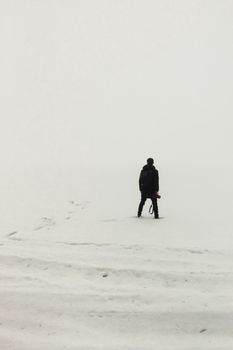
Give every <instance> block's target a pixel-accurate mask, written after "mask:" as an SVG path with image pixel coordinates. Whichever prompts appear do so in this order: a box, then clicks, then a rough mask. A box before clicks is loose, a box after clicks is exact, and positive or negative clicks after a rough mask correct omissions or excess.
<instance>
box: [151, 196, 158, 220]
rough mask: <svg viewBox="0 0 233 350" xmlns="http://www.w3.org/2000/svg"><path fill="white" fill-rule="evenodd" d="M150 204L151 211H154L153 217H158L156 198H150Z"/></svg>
mask: <svg viewBox="0 0 233 350" xmlns="http://www.w3.org/2000/svg"><path fill="white" fill-rule="evenodd" d="M151 200H152V204H153V211H154V216H155V219H158V218H159V210H158V203H157V198H151Z"/></svg>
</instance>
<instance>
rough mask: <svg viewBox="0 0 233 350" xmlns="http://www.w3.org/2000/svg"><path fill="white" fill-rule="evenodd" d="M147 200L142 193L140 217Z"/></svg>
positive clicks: (139, 209) (139, 208)
mask: <svg viewBox="0 0 233 350" xmlns="http://www.w3.org/2000/svg"><path fill="white" fill-rule="evenodd" d="M145 201H146V197H145V196H144V195H143V194H142V197H141V202H140V204H139V207H138V217H140V216H141V215H142V209H143V206H144V204H145Z"/></svg>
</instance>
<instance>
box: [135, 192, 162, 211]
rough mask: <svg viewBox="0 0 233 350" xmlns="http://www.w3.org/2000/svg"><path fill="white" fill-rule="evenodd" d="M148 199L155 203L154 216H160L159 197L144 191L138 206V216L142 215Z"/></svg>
mask: <svg viewBox="0 0 233 350" xmlns="http://www.w3.org/2000/svg"><path fill="white" fill-rule="evenodd" d="M147 199H151V201H152V205H153V211H154V216H155V217H158V216H159V211H158V203H157V198H156V197H154V196H153V197H152V196H148V195H146V194H144V193H141V202H140V204H139V207H138V216H141V214H142V209H143V206H144V204H145V202H146V200H147Z"/></svg>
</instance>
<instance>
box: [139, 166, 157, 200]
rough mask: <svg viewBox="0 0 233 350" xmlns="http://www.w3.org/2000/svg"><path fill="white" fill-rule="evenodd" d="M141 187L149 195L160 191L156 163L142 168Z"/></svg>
mask: <svg viewBox="0 0 233 350" xmlns="http://www.w3.org/2000/svg"><path fill="white" fill-rule="evenodd" d="M139 189H140V191H141V192H142V194H143V195H145V196H147V197H152V196H154V195H155V193H156V192H158V191H159V172H158V170H157V169H155V167H154V165H144V167H143V168H142V171H141V173H140V177H139Z"/></svg>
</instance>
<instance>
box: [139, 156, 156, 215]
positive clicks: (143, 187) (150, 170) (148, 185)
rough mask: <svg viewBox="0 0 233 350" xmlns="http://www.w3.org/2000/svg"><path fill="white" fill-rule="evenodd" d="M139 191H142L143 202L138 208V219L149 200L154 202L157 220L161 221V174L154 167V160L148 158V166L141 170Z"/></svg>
mask: <svg viewBox="0 0 233 350" xmlns="http://www.w3.org/2000/svg"><path fill="white" fill-rule="evenodd" d="M139 190H140V191H141V202H140V204H139V207H138V217H140V216H141V215H142V209H143V206H144V204H145V202H146V200H147V199H148V198H149V199H151V201H152V205H153V212H154V217H155V219H159V211H158V203H157V198H158V197H159V194H158V191H159V172H158V170H157V169H156V168H155V166H154V159H153V158H148V159H147V164H146V165H144V167H143V168H142V170H141V173H140V177H139Z"/></svg>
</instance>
